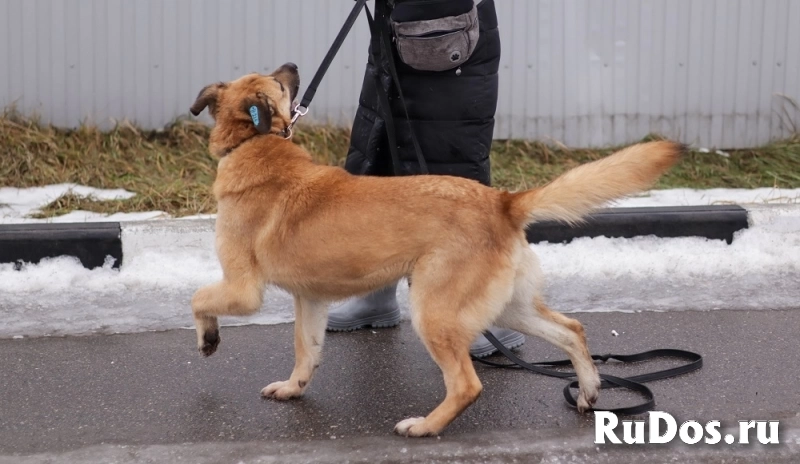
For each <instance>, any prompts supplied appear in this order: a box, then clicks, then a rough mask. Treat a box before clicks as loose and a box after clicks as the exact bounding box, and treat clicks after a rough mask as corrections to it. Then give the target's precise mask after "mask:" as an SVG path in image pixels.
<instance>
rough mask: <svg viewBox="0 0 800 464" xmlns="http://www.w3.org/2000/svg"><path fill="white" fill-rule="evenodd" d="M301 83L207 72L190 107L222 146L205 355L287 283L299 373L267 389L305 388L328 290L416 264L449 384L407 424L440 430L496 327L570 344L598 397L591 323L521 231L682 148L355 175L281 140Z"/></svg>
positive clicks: (587, 402) (214, 147)
mask: <svg viewBox="0 0 800 464" xmlns="http://www.w3.org/2000/svg"><path fill="white" fill-rule="evenodd" d="M298 83H299V75H298V73H297V67H296V66H295V65H293V64H291V63H289V64H286V65H283V66H281V67H280V68H279V69H278V70H276V71H275V72H273V73H272V74H270V75H260V74H248V75H246V76H243V77H241V78H239V79H237V80H235V81H232V82H228V83H218V84H213V85H209V86H207V87H205V88H204V89H203V90H202V91H201V92H200V94H199V96H198V98H197V101H196V102H195V103H194V105H192V107H191V111H192V113H193V114H194V115H198V114H199V113H200V112H201V111H203V109H204V108H206V107H208V109H209V112H210V114H211V116H212V117H213V118H214V120H215V127H214V128H213V130H212V132H211V137H210V146H209V148H210V151H211V152H212V154H214V155H216V156H218V157H220V158H221V159H220V161H219V167H218V172H217V178H216V181H215V182H214V187H213V189H214V195H215V197H216V200H217V202H218V214H217V222H216V234H217V242H216V245H217V252H218V256H219V260H220V263H221V265H222V269H223V272H224V278H223V280H222V281H220V282H218V283H215V284H213V285H209V286H206V287H203V288H200V289H199V290H198V291H197V292H196V293H195V295H194V297H193V298H192V311H193V314H194V319H195V323H196V328H197V341H198V346H199V349H200V351H201V352H202V353H203V354H204V355H206V356H208V355H211V354H212V353H214V352H215V351H216V349H217V346H218V345H219V341H220V339H219V328H218V323H217V316H222V315H226V316H231V315H232V316H247V315H251V314H253V313H255V312H256V311H257V310H258V309H259V308H260V307H261V304H262V293H263V291H264V289H265V286H266V285H274V286H277V287H280V288H282V289H284V290H286V291H288V292H290V293H291V294H292V295H294V302H295V317H296V319H295V329H294V333H295V367H294V370H293V371H292V374H291V376H290V377H289V380H285V381H281V382H275V383H271V384H269V385H267V386H266V387H265V388H264V389H263V390H262V391H261V394H262V395H264V396H265V397H271V398H275V399H279V400H286V399H289V398H294V397H299V396H301V395H303V393H304V392H305V391H306V389H307V388H308V385H309V383H310V382H311V377H312V376H313V374H314V370H315V369H316V368H317V366H318V365H319V362H320V355H321V350H322V344H323V340H324V338H325V325H326V321H327V303H328V302H330V301H333V300H339V299H343V298H346V297H350V296H354V295H363V294H366V293H368V292H370V291H372V290H375V289H378V288H381V287H384V286H386V285H389V284H391V283H393V282H396V281H398V280H399V279H401V278H403V277H411V278H412V280H413V282H414V283H413V285H412V286H411V287H410V294H409V295H410V302H411V319H412V324H413V327H414V329H415V330H416V332H417V334H419V336H420V338H421V339H422V342H423V343H424V344H425V347H426V348H427V349H428V351H429V352H430V354H431V356H432V357H433V359H434V361H435V362H436V363H437V364H438V365H439V367H440V368H441V370H442V373H443V374H444V382H445V385H446V387H447V395H446V397H445V399H444V401H443V402H442V403H441V404H440V405H439V406H438V407H436V408H435V409H434V410H433V411H432V412H431V413H430V414H428V416H426V417H414V418H409V419H405V420H403V421H401V422H399V423H398V424H397V425H396V426H395V431H396V432H397V433H399V434H401V435H406V436H415V437H416V436H424V435H435V434H438V433H439V432H441V431H442V429H444V428H445V427H446V426H447V425H448V424H450V423H451V422H452V421H453V420H454V419H455V418H456V417H458V415H459V414H461V413H462V412H463V411H464V410H465V409H466V408H467V407H468V406H469V405H470V404H471V403H472V402H474V401H475V400H476V399H477V398H478V396H479V395H480V393H481V390H482V386H481V382H480V380H479V379H478V376H477V375H476V373H475V369H474V367H473V364H472V360H471V359H470V356H469V345H470V343H471V342H472V340H474V339H475V337H476V336H477V335H478V334H479V333H481V332H482V331H484V330H486V329H487V328H488V327H489V326H490V325H492V324H494V325H497V326H500V327H508V328H511V329H514V330H518V331H520V332H523V333H525V334H528V335H535V336H538V337H541V338H543V339H545V340H547V341H549V342H551V343H553V344H554V345H556V346H558V347H560V348H561V349H563V350H564V351H566V352H567V354H568V355H569V357H570V359H571V360H572V363H573V364H574V366H575V369H576V373H577V377H578V380H579V383H580V390H579V393H578V400H577V401H578V409H579V411H581V412H584V411H586V410H587V409H589V408H590V407H591V406H592V405H593V404H594V403H595V401H596V400H597V396H598V391H599V386H600V379H599V377H598V373H597V369H596V367H595V365H594V363H593V362H592V359H591V358H590V356H589V350H588V349H587V346H586V340H585V337H584V331H583V327H582V326H581V324H580V323H579V322H578V321H576V320H573V319H570V318H568V317H565V316H564V315H562V314H561V313H558V312H555V311H552V310H550V309H549V308H548V307H547V306H545V304H544V302H543V301H542V299H541V297H540V287H541V285H542V276H541V271H540V268H539V263H538V260H537V258H536V256H535V255H534V253H533V251H532V250H531V249H530V247H529V244H528V242H527V241H526V238H525V232H524V228H525V227H526V226H527V225H529V224H531V223H533V222H535V221H539V220H546V219H553V220H560V221H566V222H569V223H576V222H578V221H580V220H581V218H582V217H584V216H585V215H586V214H587V213H589V212H590V211H591V210H592V208H596V207H599V206H602V205H603V204H604V203H605V202H606V201H608V200H612V199H616V198H619V197H622V196H624V195H628V194H631V193H634V192H638V191H640V190H643V189H645V188H647V187H649V186H650V185H651V184H652V183H653V182H655V181H656V180H657V178H658V177H659V176H660V175H661V174H662V173H663V172H664V171H666V170H667V169H669V167H670V166H672V164H673V163H675V162H676V160H677V159H678V158H679V156H680V154H681V152H682V151H683V147H682V146H681V145H679V144H676V143H672V142H651V143H643V144H638V145H633V146H631V147H628V148H625V149H623V150H620V151H618V152H616V153H614V154H612V155H611V156H609V157H607V158H604V159H601V160H598V161H594V162H591V163H587V164H584V165H582V166H579V167H577V168H575V169H572V170H571V171H569V172H567V173H565V174H563V175H561V176H560V177H558V178H556V179H555V180H554V181H552V182H550V183H549V184H547V185H545V186H543V187H540V188H535V189H531V190H527V191H523V192H519V193H509V192H504V191H500V190H496V189H493V188H489V187H486V186H484V185H481V184H480V183H478V182H476V181H472V180H467V179H464V178H459V177H449V176H406V177H382V178H379V177H370V176H354V175H350V174H348V173H347V172H346V171H344V170H343V169H341V168H338V167H333V166H322V165H317V164H315V163H314V162H313V161H312V159H311V156H309V154H308V153H307V152H306V151H305V150H304V149H303V148H301V147H300V146H298V145H296V144H294V143H292V142H291V141H290V140H287V139H285V138H284V137H283V135H285V133H286V131H287V128H288V126H289V122H290V117H291V104H292V101H293V99H294V98H295V96H296V95H297V90H298ZM253 113H255V114H256V115H257V118H258V124H259V126H258V127H257V126H256V125H255V124H254V119H253V117H252V114H253ZM265 118H266V123H265V122H264V121H265ZM420 393H422V392H420Z"/></svg>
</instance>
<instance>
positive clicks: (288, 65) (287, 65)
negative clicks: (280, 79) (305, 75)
mask: <svg viewBox="0 0 800 464" xmlns="http://www.w3.org/2000/svg"><path fill="white" fill-rule="evenodd" d="M284 66H286V67H287V68H292V69H293V70H294V71H297V65H296V64H294V63H292V62H291V61H290V62H288V63H286V64H284Z"/></svg>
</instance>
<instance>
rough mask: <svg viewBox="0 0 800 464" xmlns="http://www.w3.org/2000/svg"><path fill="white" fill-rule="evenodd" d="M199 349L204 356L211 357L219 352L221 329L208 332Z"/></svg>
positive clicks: (204, 334)
mask: <svg viewBox="0 0 800 464" xmlns="http://www.w3.org/2000/svg"><path fill="white" fill-rule="evenodd" d="M199 345H200V346H199V347H198V349H199V350H200V352H201V353H203V356H206V357H208V356H211V355H212V354H214V352H215V351H217V347H218V346H219V329H212V330H207V331H206V332H205V333H203V338H202V339H201V340H200V343H199Z"/></svg>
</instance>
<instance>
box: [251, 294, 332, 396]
mask: <svg viewBox="0 0 800 464" xmlns="http://www.w3.org/2000/svg"><path fill="white" fill-rule="evenodd" d="M294 313H295V321H294V355H295V363H294V370H293V371H292V375H291V376H290V377H289V380H284V381H281V382H273V383H271V384H269V385H267V386H266V387H264V388H263V389H262V390H261V394H262V395H263V396H265V397H269V398H275V399H278V400H287V399H289V398H295V397H298V396H302V395H303V393H304V392H305V391H306V388H308V384H309V383H311V377H313V375H314V371H315V370H316V369H317V367H319V362H320V358H321V357H322V345H323V342H324V340H325V326H326V324H327V322H328V305H327V304H326V303H322V302H317V301H310V300H306V299H303V298H299V297H297V296H295V299H294Z"/></svg>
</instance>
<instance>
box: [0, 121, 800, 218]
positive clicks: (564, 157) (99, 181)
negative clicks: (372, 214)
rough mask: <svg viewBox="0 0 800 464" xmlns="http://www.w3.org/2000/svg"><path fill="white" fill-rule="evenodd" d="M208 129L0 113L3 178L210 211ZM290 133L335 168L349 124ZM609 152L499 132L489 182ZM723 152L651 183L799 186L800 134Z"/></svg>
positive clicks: (72, 204)
mask: <svg viewBox="0 0 800 464" xmlns="http://www.w3.org/2000/svg"><path fill="white" fill-rule="evenodd" d="M209 130H210V129H209V128H208V127H207V126H205V125H202V124H199V123H196V122H188V121H180V120H179V121H176V122H175V123H173V124H171V125H169V126H168V127H166V128H165V129H164V130H160V131H144V130H140V129H138V128H136V127H133V126H131V125H127V124H121V125H119V126H118V127H116V128H114V129H113V130H110V131H100V130H98V129H96V128H92V127H81V128H79V129H75V130H62V129H55V128H53V127H50V126H46V125H41V124H38V123H37V121H35V120H31V119H25V118H20V117H18V116H15V115H13V114H6V115H5V116H3V117H1V118H0V185H2V186H14V187H31V186H41V185H49V184H57V183H64V182H72V183H76V184H82V185H88V186H92V187H99V188H124V189H126V190H129V191H132V192H135V193H136V194H137V195H136V196H135V197H133V198H131V199H128V200H114V201H93V200H92V199H87V198H82V197H77V196H74V195H66V196H63V197H61V198H59V199H58V200H56V201H54V202H53V203H52V204H50V205H48V207H46V208H44V209H43V211H42V213H41V214H40V216H42V217H47V216H54V215H60V214H64V213H66V212H68V211H71V210H74V209H82V210H88V211H97V212H106V213H114V212H130V211H153V210H159V211H166V212H168V213H170V214H172V215H174V216H185V215H192V214H201V213H214V212H215V204H214V200H213V198H212V197H211V192H210V189H211V184H212V182H213V180H214V174H215V169H216V161H215V160H214V159H213V158H212V157H211V156H210V155H209V154H208V151H207V140H208V134H209ZM295 141H296V143H299V144H301V145H304V146H305V147H306V148H307V149H308V150H309V151H310V152H311V153H312V154H314V156H315V157H316V159H317V161H318V162H321V163H325V164H337V165H340V166H341V165H342V164H343V162H344V157H345V155H346V153H347V147H348V141H349V133H348V131H347V130H346V129H337V128H326V127H300V128H299V130H298V131H296V135H295ZM611 151H612V148H609V149H603V150H569V149H566V148H565V147H559V146H554V145H544V144H542V143H539V142H530V141H519V140H514V141H503V140H497V141H495V143H494V145H493V149H492V153H491V157H492V179H493V184H494V185H495V186H496V187H501V188H505V189H509V190H518V189H521V188H528V187H532V186H535V185H539V184H541V183H543V182H544V181H546V180H549V179H552V178H553V177H554V176H556V175H558V174H560V173H562V172H564V171H566V170H567V169H569V168H571V167H573V166H576V165H578V164H580V163H583V162H586V161H589V160H593V159H597V158H600V157H602V156H605V155H607V154H609V153H610V152H611ZM729 154H730V156H729V157H727V158H726V157H723V156H720V155H718V154H716V153H714V152H713V151H712V152H711V153H699V152H692V153H691V154H690V155H689V156H688V157H687V158H685V159H684V160H683V161H682V162H681V163H680V164H679V165H677V166H676V167H675V168H674V169H673V170H672V171H671V172H670V173H668V174H667V175H666V176H665V177H663V178H662V179H661V180H660V181H659V183H658V185H657V186H656V188H672V187H691V188H713V187H743V188H754V187H782V188H798V187H800V174H798V171H797V166H800V136H795V137H792V138H790V139H788V140H784V141H780V142H776V143H773V144H771V145H768V146H765V147H761V148H758V149H748V150H735V151H730V152H729Z"/></svg>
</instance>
